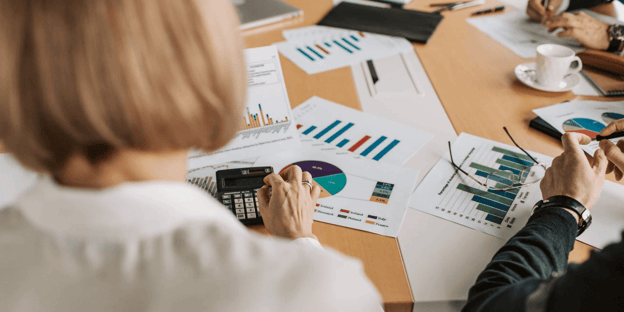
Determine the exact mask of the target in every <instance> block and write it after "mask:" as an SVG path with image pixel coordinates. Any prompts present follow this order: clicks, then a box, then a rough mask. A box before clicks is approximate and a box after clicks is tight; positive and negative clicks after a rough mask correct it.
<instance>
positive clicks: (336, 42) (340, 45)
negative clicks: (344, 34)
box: [334, 40, 353, 54]
mask: <svg viewBox="0 0 624 312" xmlns="http://www.w3.org/2000/svg"><path fill="white" fill-rule="evenodd" d="M334 43H335V44H337V45H338V46H339V47H341V48H343V49H345V50H346V51H347V52H349V53H351V54H353V52H351V50H349V49H347V48H345V46H343V45H342V44H340V43H338V41H336V40H334Z"/></svg>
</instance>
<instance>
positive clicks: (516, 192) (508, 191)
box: [496, 183, 520, 195]
mask: <svg viewBox="0 0 624 312" xmlns="http://www.w3.org/2000/svg"><path fill="white" fill-rule="evenodd" d="M508 186H509V185H505V184H503V183H496V187H498V188H504V187H508ZM499 192H500V191H499ZM505 192H507V193H511V194H516V195H518V193H519V192H520V189H513V190H506V191H505Z"/></svg>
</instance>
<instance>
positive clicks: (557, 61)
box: [535, 44, 583, 88]
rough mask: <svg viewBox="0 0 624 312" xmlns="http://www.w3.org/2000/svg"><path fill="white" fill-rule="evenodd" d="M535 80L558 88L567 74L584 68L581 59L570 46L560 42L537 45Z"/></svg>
mask: <svg viewBox="0 0 624 312" xmlns="http://www.w3.org/2000/svg"><path fill="white" fill-rule="evenodd" d="M536 50H537V59H536V63H537V64H536V65H537V66H536V70H535V80H536V82H537V83H538V84H540V85H542V86H544V87H548V88H558V87H559V86H560V84H561V82H562V81H563V78H564V77H565V76H566V75H569V74H573V73H578V72H580V71H581V69H583V63H582V62H581V59H580V58H579V57H578V56H576V55H575V54H574V51H573V50H572V49H570V48H568V47H564V46H561V45H558V44H542V45H539V46H537V49H536Z"/></svg>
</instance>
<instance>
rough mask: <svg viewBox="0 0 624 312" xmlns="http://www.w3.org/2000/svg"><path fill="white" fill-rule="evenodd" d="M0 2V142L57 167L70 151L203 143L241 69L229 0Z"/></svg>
mask: <svg viewBox="0 0 624 312" xmlns="http://www.w3.org/2000/svg"><path fill="white" fill-rule="evenodd" d="M196 1H199V0H65V1H50V0H19V1H17V0H0V60H1V61H2V62H3V64H1V65H0V140H1V141H2V143H3V145H4V146H5V148H6V149H7V150H8V151H9V152H11V153H12V154H13V155H15V157H16V158H17V159H18V160H19V161H20V162H21V163H22V164H24V165H25V166H27V167H30V168H32V169H34V170H38V171H45V172H51V173H54V172H56V171H58V170H61V169H62V167H63V166H64V164H65V162H66V161H67V159H68V157H69V156H70V155H71V154H72V153H76V152H78V153H82V154H83V155H86V156H87V158H88V159H89V160H90V161H92V162H96V161H98V160H99V159H101V158H102V157H106V156H107V155H108V154H110V152H111V151H114V150H115V149H118V148H131V149H138V150H144V151H160V150H174V149H190V148H194V147H195V148H199V149H203V150H206V151H212V150H215V149H218V148H219V147H222V146H223V145H225V143H227V142H228V141H229V140H230V139H231V138H232V137H233V135H234V133H235V131H236V130H237V129H236V126H235V124H236V123H235V122H234V120H235V118H236V117H238V116H239V115H240V114H241V113H242V107H243V104H244V101H245V94H246V79H245V77H246V72H245V66H244V59H243V52H242V43H241V40H240V36H239V35H238V30H237V29H238V18H237V16H236V12H235V11H234V9H233V7H232V6H231V4H230V3H229V1H228V0H205V1H201V4H200V3H197V2H196Z"/></svg>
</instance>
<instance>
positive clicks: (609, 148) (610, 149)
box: [600, 119, 624, 181]
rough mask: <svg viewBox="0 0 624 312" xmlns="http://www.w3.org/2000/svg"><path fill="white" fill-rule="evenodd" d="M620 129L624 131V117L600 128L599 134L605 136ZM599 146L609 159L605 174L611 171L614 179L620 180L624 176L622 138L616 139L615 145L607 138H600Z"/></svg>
mask: <svg viewBox="0 0 624 312" xmlns="http://www.w3.org/2000/svg"><path fill="white" fill-rule="evenodd" d="M620 131H624V119H621V120H616V121H614V122H612V123H610V124H609V125H608V126H607V127H606V128H604V129H602V131H601V132H600V135H602V136H606V135H610V134H613V133H615V132H620ZM600 148H601V149H602V150H603V151H604V153H605V155H606V156H607V159H608V160H609V166H607V174H609V173H611V172H613V174H615V179H616V180H618V181H620V180H622V178H623V177H624V174H623V173H624V153H623V152H624V140H620V141H618V143H617V145H616V144H613V143H612V142H611V141H609V140H602V141H600Z"/></svg>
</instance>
